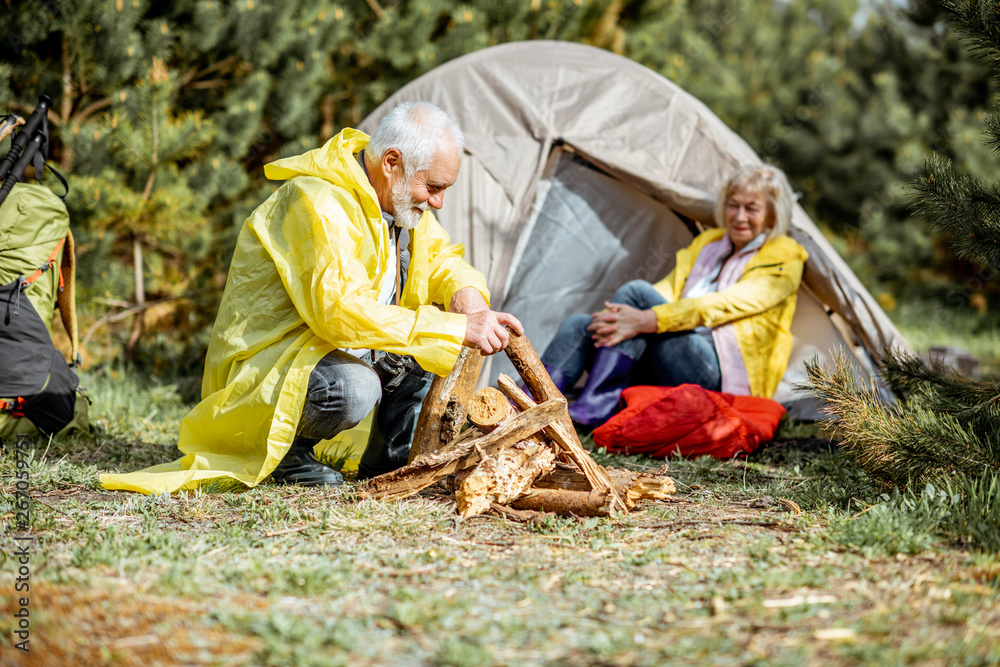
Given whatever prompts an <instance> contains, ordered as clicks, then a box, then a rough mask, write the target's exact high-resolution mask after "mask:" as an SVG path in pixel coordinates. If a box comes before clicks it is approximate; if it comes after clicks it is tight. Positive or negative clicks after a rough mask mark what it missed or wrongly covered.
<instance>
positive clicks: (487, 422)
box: [360, 333, 676, 517]
mask: <svg viewBox="0 0 1000 667" xmlns="http://www.w3.org/2000/svg"><path fill="white" fill-rule="evenodd" d="M506 351H507V355H508V356H509V357H510V359H511V361H512V362H513V364H514V367H515V368H516V369H517V371H518V373H519V374H520V376H521V379H522V380H523V381H524V384H525V386H526V387H527V388H528V389H529V390H530V391H531V394H532V395H533V396H534V397H535V399H537V402H536V401H535V400H533V399H532V398H531V397H529V396H528V395H527V394H526V393H525V392H524V391H522V390H521V389H520V388H519V387H518V386H517V385H516V384H515V383H514V381H513V380H511V378H509V377H508V376H506V375H500V377H499V380H498V385H499V389H496V388H493V387H487V388H485V389H481V390H479V391H478V392H475V393H473V392H474V390H475V387H476V383H477V382H478V379H479V371H480V368H481V367H482V363H483V358H482V356H481V355H480V353H479V352H478V351H476V350H472V349H471V348H465V349H464V350H463V351H462V353H461V355H459V358H458V361H457V362H456V364H455V367H454V368H453V369H452V371H451V373H449V374H448V375H447V376H446V377H438V378H435V380H434V382H433V383H432V385H431V388H430V391H429V392H428V395H427V398H426V399H425V400H424V404H423V408H422V410H421V413H420V417H419V419H418V421H417V429H416V434H415V436H414V440H413V447H412V449H411V451H410V459H409V463H408V464H407V465H406V466H404V467H403V468H400V469H398V470H395V471H393V472H390V473H387V474H385V475H380V476H378V477H374V478H372V479H370V480H368V481H367V482H365V484H364V485H362V487H361V489H360V493H361V495H362V496H364V497H368V498H382V499H398V498H405V497H406V496H410V495H413V494H415V493H417V492H419V491H421V490H422V489H426V488H428V487H430V486H432V485H434V484H437V483H439V482H443V483H444V484H445V485H446V486H447V488H449V489H451V490H453V491H454V494H455V502H456V504H457V505H458V511H459V513H460V514H461V515H462V516H463V517H468V516H473V515H476V514H481V513H483V512H486V511H489V510H495V511H499V512H501V513H503V514H506V515H508V516H512V517H517V516H518V515H519V513H520V512H523V511H526V510H534V511H546V512H555V513H557V514H564V515H576V516H608V515H610V514H611V513H613V512H628V511H631V510H632V509H634V508H635V506H636V503H638V502H639V501H640V500H643V499H653V500H662V499H667V498H669V494H671V493H674V492H675V490H676V489H675V487H674V483H673V480H671V479H670V478H669V477H666V476H664V475H660V474H649V473H635V472H632V471H628V470H617V469H606V468H603V467H602V466H600V465H598V464H597V463H596V462H595V461H594V460H593V459H592V458H591V457H590V454H589V453H588V452H587V450H586V449H584V448H583V446H582V445H581V444H580V440H579V438H577V435H576V429H575V428H573V422H572V420H571V419H570V417H569V413H568V412H567V410H566V399H565V397H563V395H562V394H561V393H560V392H559V390H558V389H557V388H556V386H555V384H554V383H553V382H552V379H551V378H550V377H549V374H548V373H547V372H546V371H545V367H544V366H543V365H542V362H541V361H540V360H539V358H538V355H537V354H536V353H535V350H534V349H533V348H532V346H531V343H530V342H528V339H527V338H526V337H524V336H517V335H515V334H513V333H511V336H510V343H509V344H508V346H507V350H506ZM515 406H516V407H515ZM467 420H468V421H469V422H471V426H469V428H467V429H465V430H464V431H463V430H462V429H463V428H464V427H465V425H466V421H467Z"/></svg>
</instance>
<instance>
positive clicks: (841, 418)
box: [803, 355, 1000, 487]
mask: <svg viewBox="0 0 1000 667" xmlns="http://www.w3.org/2000/svg"><path fill="white" fill-rule="evenodd" d="M806 371H807V375H808V381H807V383H806V384H805V385H804V387H803V388H805V389H808V390H809V391H811V392H812V393H813V394H814V395H816V396H817V397H819V398H820V399H821V400H823V401H824V403H825V406H824V410H825V411H826V412H827V414H829V415H830V416H831V417H833V418H834V420H835V421H833V422H832V423H831V425H830V428H831V430H833V431H834V433H836V434H837V435H839V436H840V437H841V438H843V448H844V450H845V451H846V452H848V453H849V454H850V455H851V456H853V457H854V458H855V460H856V461H857V463H858V465H860V466H861V468H862V469H864V470H865V471H866V472H867V473H868V474H869V475H871V476H872V477H874V478H875V479H877V480H879V481H881V482H883V483H885V484H888V485H891V486H897V487H906V486H909V485H910V484H917V485H921V486H922V485H923V484H926V483H927V482H936V481H940V480H943V479H946V478H951V477H954V476H956V475H969V476H972V477H976V476H979V475H982V474H983V473H984V471H993V472H994V473H1000V461H998V460H997V457H996V456H994V455H993V454H992V451H991V450H995V447H992V446H991V445H994V444H995V443H987V442H984V441H983V440H982V439H980V438H978V437H977V436H976V435H975V434H973V433H970V432H969V430H968V429H967V428H966V427H964V426H963V425H962V424H961V423H960V422H959V420H958V419H957V418H956V417H954V416H952V415H950V414H947V413H941V412H937V411H935V410H932V409H928V408H927V407H926V406H924V405H922V404H921V403H920V401H918V400H912V401H911V400H904V401H901V402H899V403H897V404H894V405H886V404H885V403H884V402H882V401H881V400H880V399H879V397H878V392H877V390H876V388H875V387H874V385H872V386H870V387H863V386H862V385H861V384H860V381H859V380H858V377H857V376H856V375H855V374H854V372H853V370H852V369H851V366H850V364H849V363H848V362H847V359H846V358H845V357H844V356H843V355H839V356H838V357H837V358H836V359H835V368H834V370H833V371H830V370H829V369H828V368H826V367H823V366H821V365H819V364H818V363H816V362H810V363H807V364H806Z"/></svg>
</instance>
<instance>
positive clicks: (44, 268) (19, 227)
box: [0, 183, 90, 437]
mask: <svg viewBox="0 0 1000 667" xmlns="http://www.w3.org/2000/svg"><path fill="white" fill-rule="evenodd" d="M74 274H75V272H74V244H73V234H72V233H71V232H70V229H69V214H68V213H67V212H66V206H65V205H64V204H63V202H62V201H61V200H60V199H59V197H57V196H56V195H55V194H53V193H52V191H51V190H49V189H48V188H47V187H45V186H43V185H39V184H36V183H17V184H16V185H14V187H13V189H12V190H11V191H10V194H9V195H8V196H7V198H6V200H4V201H3V203H2V204H0V437H10V436H13V435H15V434H22V433H23V434H29V435H35V434H37V433H42V434H44V435H52V434H56V433H68V432H71V431H74V430H84V431H87V430H89V428H90V422H89V418H88V415H87V405H88V401H87V399H86V396H85V395H83V394H82V392H81V390H80V389H79V386H78V379H77V376H76V371H75V368H76V367H77V366H78V365H79V361H80V356H79V344H78V333H77V325H76V304H75V294H74V277H75V275H74ZM56 308H58V309H59V314H60V316H61V320H62V324H63V327H64V328H65V330H66V333H67V334H68V336H69V339H70V347H71V350H70V359H69V361H67V360H66V358H65V357H64V356H63V354H62V353H61V352H59V351H58V350H56V348H55V345H54V344H53V342H52V319H53V314H54V312H55V309H56Z"/></svg>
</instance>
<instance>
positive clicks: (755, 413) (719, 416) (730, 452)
mask: <svg viewBox="0 0 1000 667" xmlns="http://www.w3.org/2000/svg"><path fill="white" fill-rule="evenodd" d="M622 399H623V400H624V401H625V403H626V405H627V406H628V407H626V408H625V409H624V410H622V411H621V412H619V413H618V414H616V415H615V416H614V417H612V418H611V419H609V420H608V421H607V422H606V423H605V424H603V425H602V426H600V427H598V428H597V430H595V431H594V434H593V435H594V442H595V443H597V445H598V446H600V447H604V448H606V449H607V450H608V451H609V452H617V453H621V454H643V455H645V456H652V457H658V458H666V457H667V456H671V455H674V454H677V453H678V452H679V453H680V454H681V455H682V456H687V457H690V458H695V457H698V456H714V457H716V458H720V459H728V458H732V457H733V456H735V455H737V454H739V453H741V452H742V453H745V454H750V453H752V452H753V451H754V450H756V449H757V448H758V447H759V446H760V445H762V444H764V443H765V442H769V441H770V440H771V439H772V438H773V437H774V432H775V431H776V430H777V428H778V422H780V421H781V418H782V416H784V414H785V408H783V407H782V406H781V404H780V403H778V402H777V401H772V400H771V399H769V398H757V397H755V396H734V395H733V394H723V393H722V392H718V391H709V390H707V389H702V388H701V387H699V386H698V385H695V384H682V385H680V386H679V387H648V386H638V387H629V388H628V389H626V390H625V391H624V392H622Z"/></svg>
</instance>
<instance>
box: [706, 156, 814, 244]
mask: <svg viewBox="0 0 1000 667" xmlns="http://www.w3.org/2000/svg"><path fill="white" fill-rule="evenodd" d="M737 190H743V191H746V192H749V193H751V194H759V195H762V196H763V197H764V200H765V201H766V202H767V206H768V210H769V211H770V213H771V218H772V220H773V224H772V225H771V231H769V232H768V234H767V240H768V241H770V240H772V239H776V238H778V237H779V236H782V235H783V234H787V233H788V227H789V226H790V225H791V224H792V204H793V203H794V202H795V195H793V194H792V186H791V185H789V184H788V177H787V176H785V172H783V171H781V170H780V169H778V168H777V167H772V166H771V165H768V164H764V165H747V166H744V167H740V169H738V170H737V171H736V173H735V174H733V175H732V176H730V177H729V180H728V181H726V184H725V185H724V186H723V187H722V190H721V191H720V192H719V197H718V199H716V200H715V224H717V225H718V226H719V227H720V228H722V229H725V228H726V204H727V203H728V202H729V198H730V197H732V196H733V194H734V193H735V192H736V191H737Z"/></svg>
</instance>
